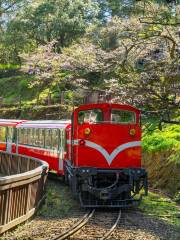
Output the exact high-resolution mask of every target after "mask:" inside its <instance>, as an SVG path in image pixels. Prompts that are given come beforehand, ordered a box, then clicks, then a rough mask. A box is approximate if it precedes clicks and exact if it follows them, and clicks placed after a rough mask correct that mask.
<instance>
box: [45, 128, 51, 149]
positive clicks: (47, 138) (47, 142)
mask: <svg viewBox="0 0 180 240" xmlns="http://www.w3.org/2000/svg"><path fill="white" fill-rule="evenodd" d="M51 143H52V129H46V130H45V148H48V149H51Z"/></svg>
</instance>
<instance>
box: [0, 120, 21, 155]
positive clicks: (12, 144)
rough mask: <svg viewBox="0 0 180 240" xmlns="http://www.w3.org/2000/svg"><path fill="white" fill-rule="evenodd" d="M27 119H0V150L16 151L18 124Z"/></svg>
mask: <svg viewBox="0 0 180 240" xmlns="http://www.w3.org/2000/svg"><path fill="white" fill-rule="evenodd" d="M23 122H25V120H14V119H0V151H7V152H9V153H16V137H17V129H16V127H17V125H18V124H20V123H23Z"/></svg>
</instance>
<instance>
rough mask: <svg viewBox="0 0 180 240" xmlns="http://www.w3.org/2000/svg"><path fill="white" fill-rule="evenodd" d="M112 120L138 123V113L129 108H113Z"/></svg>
mask: <svg viewBox="0 0 180 240" xmlns="http://www.w3.org/2000/svg"><path fill="white" fill-rule="evenodd" d="M111 122H113V123H122V124H123V123H125V124H128V123H136V113H135V112H131V111H127V110H119V109H112V111H111Z"/></svg>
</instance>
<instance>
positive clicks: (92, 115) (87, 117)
mask: <svg viewBox="0 0 180 240" xmlns="http://www.w3.org/2000/svg"><path fill="white" fill-rule="evenodd" d="M102 121H103V111H102V110H101V109H90V110H83V111H80V112H79V113H78V123H79V124H83V123H85V122H89V123H98V122H102Z"/></svg>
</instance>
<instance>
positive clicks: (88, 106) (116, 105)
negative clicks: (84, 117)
mask: <svg viewBox="0 0 180 240" xmlns="http://www.w3.org/2000/svg"><path fill="white" fill-rule="evenodd" d="M106 107H110V108H118V109H124V110H129V111H134V112H137V113H140V110H139V109H138V108H136V107H133V106H131V105H128V104H120V103H107V102H106V103H90V104H84V105H81V106H79V107H78V108H76V109H75V111H79V110H85V109H91V108H106Z"/></svg>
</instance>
